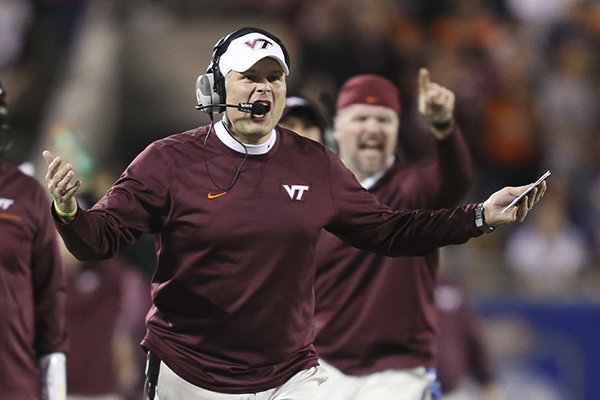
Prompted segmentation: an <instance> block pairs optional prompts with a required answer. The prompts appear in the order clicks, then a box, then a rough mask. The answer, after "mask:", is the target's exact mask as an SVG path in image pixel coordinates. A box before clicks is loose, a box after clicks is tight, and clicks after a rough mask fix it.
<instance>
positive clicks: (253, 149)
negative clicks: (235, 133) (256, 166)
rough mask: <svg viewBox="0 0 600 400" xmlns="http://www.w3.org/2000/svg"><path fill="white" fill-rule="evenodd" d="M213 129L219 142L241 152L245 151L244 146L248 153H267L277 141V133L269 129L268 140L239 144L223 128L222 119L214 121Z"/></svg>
mask: <svg viewBox="0 0 600 400" xmlns="http://www.w3.org/2000/svg"><path fill="white" fill-rule="evenodd" d="M214 129H215V133H216V134H217V137H218V138H219V140H220V141H221V142H223V144H224V145H225V146H227V147H229V148H230V149H232V150H235V151H237V152H238V153H242V154H245V153H246V151H245V150H244V147H246V150H247V151H248V154H250V155H260V154H267V153H268V152H269V150H271V149H272V148H273V147H274V146H275V142H276V141H277V133H276V131H275V129H273V130H272V131H271V136H270V137H269V140H267V141H266V142H265V143H261V144H244V145H241V144H240V143H239V142H238V141H236V140H235V139H234V138H233V137H231V135H230V134H229V132H228V131H227V129H225V126H223V121H222V120H221V121H219V122H217V123H215V126H214Z"/></svg>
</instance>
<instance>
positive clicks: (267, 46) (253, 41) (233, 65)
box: [219, 32, 290, 76]
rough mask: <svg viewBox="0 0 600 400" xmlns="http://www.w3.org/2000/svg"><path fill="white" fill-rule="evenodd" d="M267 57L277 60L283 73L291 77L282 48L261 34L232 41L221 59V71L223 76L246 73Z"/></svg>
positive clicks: (257, 33) (248, 35)
mask: <svg viewBox="0 0 600 400" xmlns="http://www.w3.org/2000/svg"><path fill="white" fill-rule="evenodd" d="M266 57H271V58H274V59H275V60H277V61H278V62H279V64H280V65H281V68H282V69H283V72H284V73H285V74H286V75H289V73H290V69H289V67H288V65H287V64H286V62H285V53H284V51H283V49H282V48H281V46H280V45H279V44H277V42H275V41H274V40H273V39H271V38H269V37H268V36H265V35H263V34H262V33H259V32H251V33H248V34H246V35H244V36H240V37H239V38H235V39H234V40H232V41H231V43H229V46H228V47H227V50H225V53H223V54H222V55H221V57H220V59H219V70H220V71H221V74H223V76H225V75H227V74H228V73H229V71H236V72H245V71H247V70H249V69H250V68H251V67H252V66H253V65H254V64H256V63H257V62H259V61H260V60H262V59H263V58H266Z"/></svg>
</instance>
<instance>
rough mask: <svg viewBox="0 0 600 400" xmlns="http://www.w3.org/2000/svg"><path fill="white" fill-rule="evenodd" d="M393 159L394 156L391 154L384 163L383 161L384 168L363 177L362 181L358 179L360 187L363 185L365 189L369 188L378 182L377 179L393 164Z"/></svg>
mask: <svg viewBox="0 0 600 400" xmlns="http://www.w3.org/2000/svg"><path fill="white" fill-rule="evenodd" d="M394 159H395V157H394V156H393V155H392V156H390V157H389V158H388V159H387V161H386V163H385V168H384V169H382V170H381V171H379V172H377V173H376V174H373V175H371V176H369V177H368V178H365V179H363V180H362V181H360V185H361V186H362V187H364V188H365V189H367V190H369V189H371V188H372V187H373V186H375V184H376V183H377V182H379V180H380V179H381V177H382V176H383V175H385V173H386V172H387V170H388V169H390V167H391V166H392V165H393V164H394Z"/></svg>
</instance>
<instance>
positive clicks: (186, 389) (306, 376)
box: [155, 362, 327, 400]
mask: <svg viewBox="0 0 600 400" xmlns="http://www.w3.org/2000/svg"><path fill="white" fill-rule="evenodd" d="M326 379H327V375H326V374H325V373H324V372H323V370H322V368H321V367H313V368H310V369H307V370H304V371H300V372H298V373H297V374H296V375H294V376H293V377H292V378H290V380H288V381H287V382H286V383H284V384H283V385H281V386H279V387H276V388H273V389H270V390H266V391H264V392H258V393H247V394H226V393H217V392H213V391H210V390H206V389H202V388H200V387H198V386H196V385H193V384H191V383H189V382H188V381H186V380H184V379H182V378H181V377H179V376H178V375H177V374H175V372H173V371H172V370H171V369H170V368H169V367H168V366H167V365H166V364H165V363H163V362H161V363H160V372H159V375H158V384H157V388H156V396H155V400H315V399H317V393H318V390H319V386H320V385H321V384H322V383H323V382H324V381H325V380H326Z"/></svg>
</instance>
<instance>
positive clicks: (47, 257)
mask: <svg viewBox="0 0 600 400" xmlns="http://www.w3.org/2000/svg"><path fill="white" fill-rule="evenodd" d="M35 203H36V204H37V206H36V209H37V210H38V211H37V215H36V217H37V218H39V222H38V231H37V233H36V236H35V241H34V244H33V247H32V255H31V265H32V283H33V293H34V313H35V343H34V348H35V351H36V356H37V357H40V356H42V355H44V354H48V353H53V352H65V351H66V350H67V334H66V328H65V322H66V321H65V318H66V317H65V313H66V310H65V301H66V289H65V282H64V277H63V271H62V265H61V261H60V252H59V250H58V244H57V242H56V230H55V229H54V224H53V223H52V219H51V217H50V215H49V214H48V212H47V211H46V210H47V208H46V207H47V204H48V198H47V197H46V195H45V192H44V191H43V189H42V188H41V187H40V188H39V190H38V191H37V193H36V194H35Z"/></svg>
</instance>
